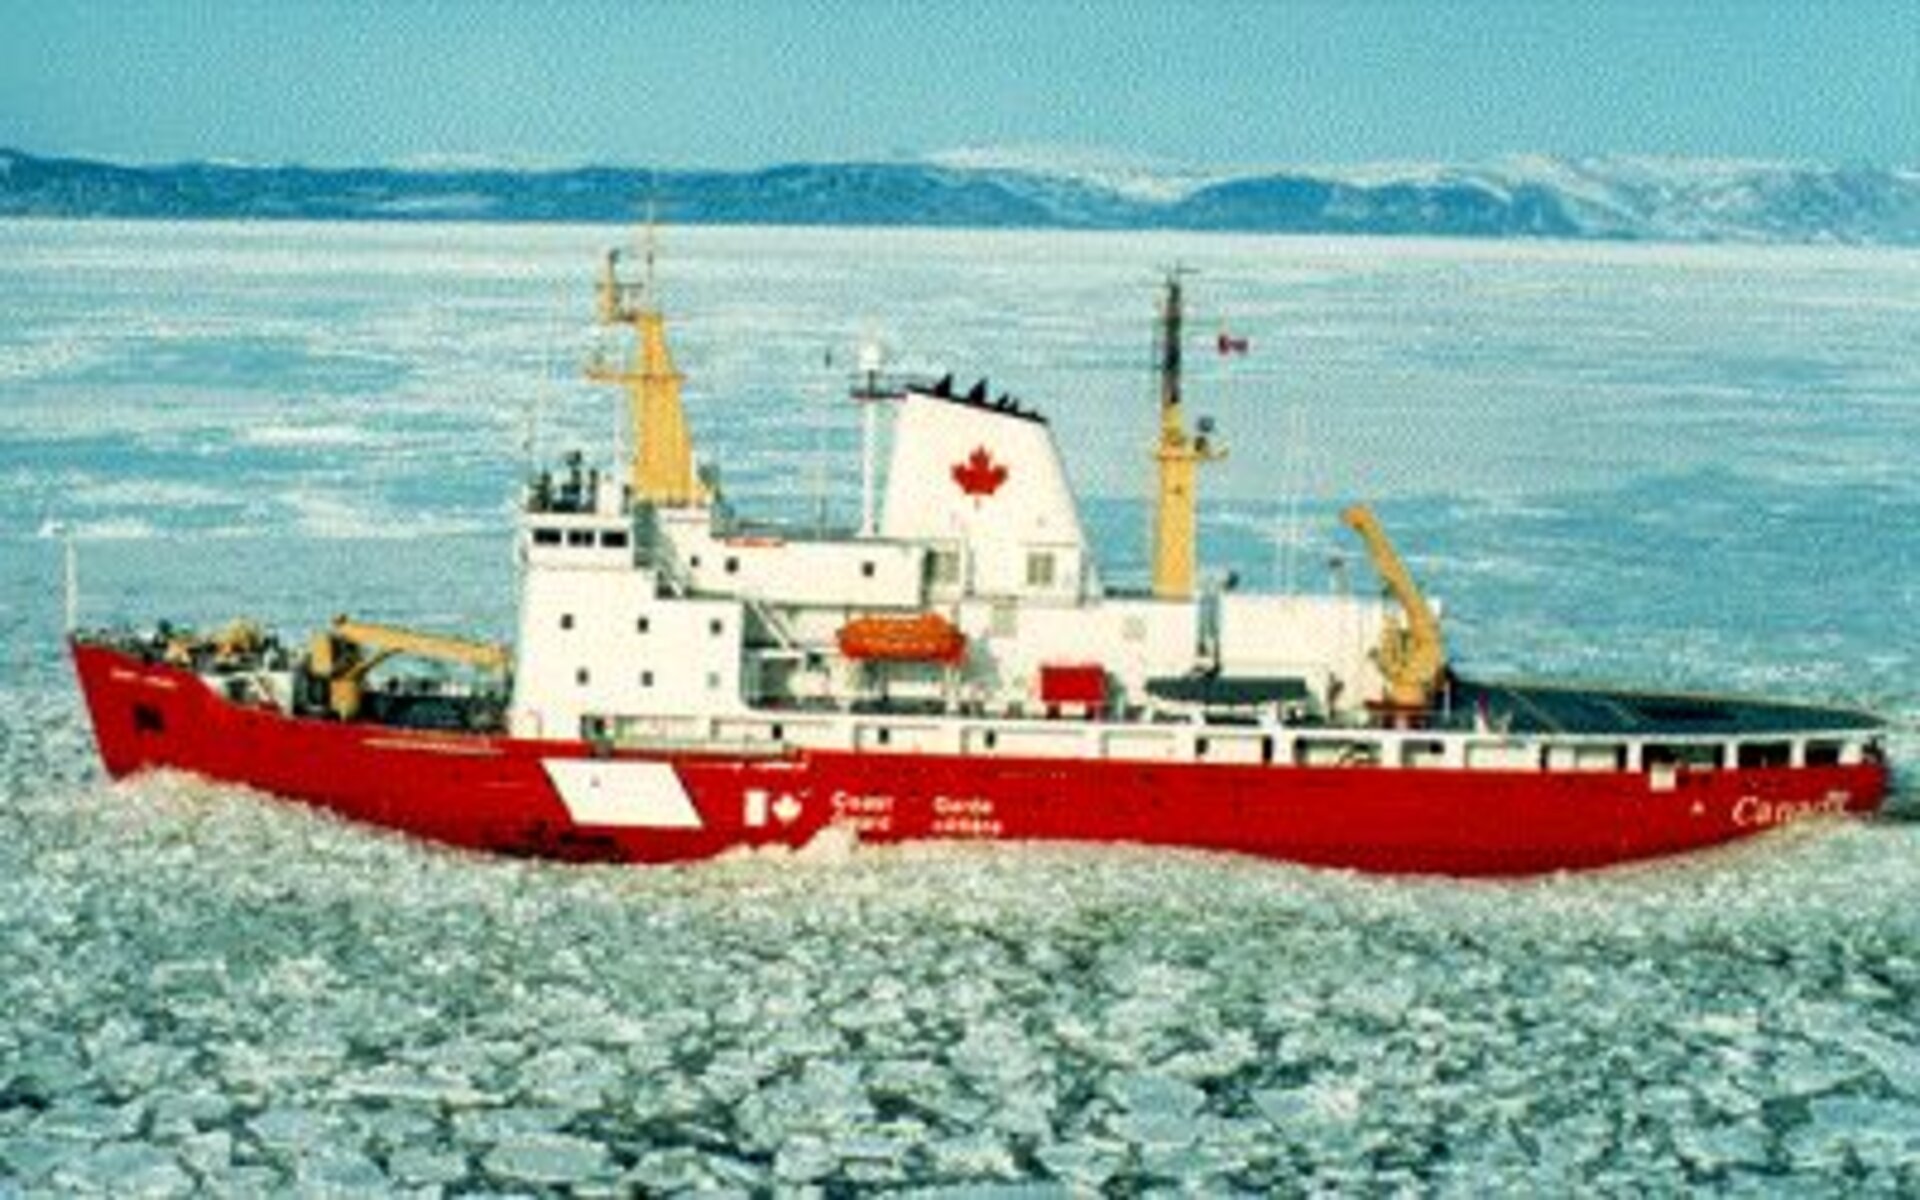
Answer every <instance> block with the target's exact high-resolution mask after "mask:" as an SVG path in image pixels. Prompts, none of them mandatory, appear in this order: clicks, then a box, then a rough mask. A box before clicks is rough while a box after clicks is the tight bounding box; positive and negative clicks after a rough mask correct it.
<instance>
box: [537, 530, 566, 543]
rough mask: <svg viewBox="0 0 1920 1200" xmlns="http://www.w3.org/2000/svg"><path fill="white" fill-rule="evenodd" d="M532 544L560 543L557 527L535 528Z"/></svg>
mask: <svg viewBox="0 0 1920 1200" xmlns="http://www.w3.org/2000/svg"><path fill="white" fill-rule="evenodd" d="M533 544H534V545H536V546H558V545H559V544H560V531H559V530H558V529H536V530H534V531H533Z"/></svg>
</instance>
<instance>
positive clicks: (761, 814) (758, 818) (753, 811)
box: [745, 788, 767, 829]
mask: <svg viewBox="0 0 1920 1200" xmlns="http://www.w3.org/2000/svg"><path fill="white" fill-rule="evenodd" d="M745 817H746V823H747V828H749V829H758V828H760V827H761V826H762V825H765V824H766V823H767V793H766V792H764V791H762V790H761V789H760V788H748V789H747V811H746V814H745Z"/></svg>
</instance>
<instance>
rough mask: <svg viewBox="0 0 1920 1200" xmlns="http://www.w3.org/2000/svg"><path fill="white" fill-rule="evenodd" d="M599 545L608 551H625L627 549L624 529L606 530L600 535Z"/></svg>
mask: <svg viewBox="0 0 1920 1200" xmlns="http://www.w3.org/2000/svg"><path fill="white" fill-rule="evenodd" d="M600 545H601V546H603V547H605V548H606V549H608V550H624V549H626V548H627V531H626V530H624V529H609V530H607V531H606V532H605V533H602V534H601V535H600Z"/></svg>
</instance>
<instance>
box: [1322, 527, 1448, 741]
mask: <svg viewBox="0 0 1920 1200" xmlns="http://www.w3.org/2000/svg"><path fill="white" fill-rule="evenodd" d="M1340 519H1341V521H1342V522H1344V523H1345V524H1346V525H1347V526H1348V528H1350V529H1352V530H1353V531H1354V532H1355V533H1357V534H1359V535H1360V540H1361V541H1362V542H1365V543H1366V547H1367V556H1368V557H1369V558H1371V559H1372V560H1373V567H1374V570H1376V571H1378V572H1379V573H1380V578H1381V579H1382V580H1383V581H1384V582H1385V583H1386V585H1387V590H1388V591H1390V592H1392V593H1393V598H1394V599H1395V600H1397V601H1398V602H1399V604H1400V610H1401V612H1402V614H1403V615H1404V618H1405V621H1406V625H1405V627H1404V628H1389V629H1387V630H1386V631H1385V633H1384V634H1383V635H1382V638H1381V642H1380V649H1379V650H1378V652H1377V653H1376V661H1378V662H1379V664H1380V670H1381V673H1382V674H1384V675H1385V676H1386V678H1387V703H1388V704H1389V705H1390V706H1392V707H1394V708H1402V709H1420V708H1427V707H1429V706H1430V704H1431V703H1432V700H1433V693H1434V690H1435V688H1436V687H1438V685H1439V682H1440V676H1441V675H1442V673H1443V672H1445V670H1446V667H1447V647H1446V639H1445V637H1444V636H1443V635H1442V634H1441V632H1440V619H1439V618H1438V617H1437V616H1435V615H1434V612H1433V607H1432V606H1431V605H1429V604H1428V603H1427V598H1426V597H1425V596H1424V595H1422V594H1421V593H1420V587H1419V585H1418V584H1416V583H1414V581H1413V576H1412V575H1411V574H1410V573H1409V572H1408V571H1407V567H1406V564H1405V563H1403V562H1401V561H1400V555H1399V553H1398V552H1396V551H1395V550H1394V548H1393V543H1392V542H1391V541H1390V540H1388V538H1387V531H1386V530H1385V529H1384V528H1382V527H1381V525H1380V518H1379V517H1377V516H1375V515H1374V513H1373V510H1372V509H1371V508H1368V507H1367V506H1366V505H1364V504H1356V505H1353V506H1352V507H1350V508H1348V509H1347V510H1346V511H1345V512H1343V513H1341V514H1340Z"/></svg>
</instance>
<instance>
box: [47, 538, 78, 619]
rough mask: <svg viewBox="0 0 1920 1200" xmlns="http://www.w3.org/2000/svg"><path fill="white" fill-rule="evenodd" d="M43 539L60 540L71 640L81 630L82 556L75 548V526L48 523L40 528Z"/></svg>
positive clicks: (65, 607)
mask: <svg viewBox="0 0 1920 1200" xmlns="http://www.w3.org/2000/svg"><path fill="white" fill-rule="evenodd" d="M40 536H41V537H43V538H56V537H57V538H59V539H60V542H61V548H60V553H61V559H62V563H61V565H62V570H63V572H64V574H65V584H66V586H65V596H64V600H65V604H64V613H65V620H66V633H67V636H68V637H69V638H71V637H72V636H73V635H74V633H75V631H77V630H78V629H79V628H80V554H79V551H78V549H76V547H75V546H74V541H73V526H71V525H69V524H67V523H66V522H65V521H48V522H46V523H45V524H43V525H41V526H40Z"/></svg>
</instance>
